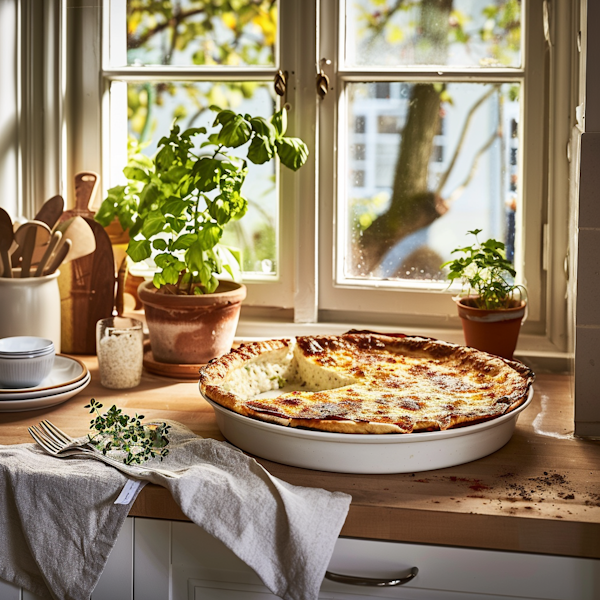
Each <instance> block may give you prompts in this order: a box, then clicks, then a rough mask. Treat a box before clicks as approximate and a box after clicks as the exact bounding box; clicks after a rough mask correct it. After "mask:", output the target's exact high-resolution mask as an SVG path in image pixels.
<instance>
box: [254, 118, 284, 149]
mask: <svg viewBox="0 0 600 600" xmlns="http://www.w3.org/2000/svg"><path fill="white" fill-rule="evenodd" d="M250 125H252V129H253V131H254V132H255V133H256V134H257V135H262V136H264V137H266V138H267V139H268V140H269V141H270V142H271V143H273V142H274V141H275V138H276V137H277V131H276V130H275V127H274V126H273V124H272V123H269V121H267V120H266V119H265V118H264V117H254V118H251V119H250Z"/></svg>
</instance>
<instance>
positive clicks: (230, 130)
mask: <svg viewBox="0 0 600 600" xmlns="http://www.w3.org/2000/svg"><path fill="white" fill-rule="evenodd" d="M251 135H252V127H251V125H250V123H248V121H246V119H244V117H242V116H241V115H235V116H234V118H233V119H230V120H228V121H227V122H226V123H224V124H223V127H222V129H221V131H220V132H219V138H218V140H219V144H223V145H224V146H229V147H230V148H237V147H238V146H242V145H243V144H245V143H246V142H247V141H248V140H249V139H250V136H251Z"/></svg>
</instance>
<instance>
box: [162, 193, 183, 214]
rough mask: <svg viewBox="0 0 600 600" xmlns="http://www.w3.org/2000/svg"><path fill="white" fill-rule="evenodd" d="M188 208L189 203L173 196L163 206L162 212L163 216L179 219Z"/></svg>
mask: <svg viewBox="0 0 600 600" xmlns="http://www.w3.org/2000/svg"><path fill="white" fill-rule="evenodd" d="M186 207H187V202H186V201H185V200H182V199H181V198H178V197H177V196H171V198H169V199H168V200H167V201H166V202H165V203H164V204H163V206H162V208H161V212H162V214H163V215H165V216H167V215H173V216H174V217H179V216H180V215H181V214H182V213H183V211H184V210H185V209H186Z"/></svg>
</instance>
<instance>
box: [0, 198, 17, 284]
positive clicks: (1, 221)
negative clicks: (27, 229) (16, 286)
mask: <svg viewBox="0 0 600 600" xmlns="http://www.w3.org/2000/svg"><path fill="white" fill-rule="evenodd" d="M13 238H14V232H13V224H12V219H11V218H10V215H9V214H8V213H7V212H6V211H5V210H4V209H3V208H0V259H1V260H2V277H7V278H9V277H12V268H11V262H10V258H9V256H8V251H9V249H10V247H11V246H12V243H13Z"/></svg>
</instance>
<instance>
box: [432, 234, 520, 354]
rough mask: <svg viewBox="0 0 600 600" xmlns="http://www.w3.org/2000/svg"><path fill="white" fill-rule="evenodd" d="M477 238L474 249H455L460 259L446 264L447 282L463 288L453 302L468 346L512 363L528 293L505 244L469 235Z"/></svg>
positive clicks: (443, 266) (444, 266)
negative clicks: (457, 282)
mask: <svg viewBox="0 0 600 600" xmlns="http://www.w3.org/2000/svg"><path fill="white" fill-rule="evenodd" d="M468 233H469V234H470V235H472V236H474V238H475V242H474V243H473V244H472V245H471V246H465V247H463V248H456V249H455V250H453V251H452V254H460V256H459V257H458V258H455V259H454V260H450V261H448V262H445V263H444V264H443V265H442V266H441V267H440V268H446V267H447V268H448V269H449V272H448V279H449V281H450V282H451V283H452V282H454V281H456V280H458V281H460V283H461V285H462V289H461V293H460V294H459V295H458V296H456V297H455V298H454V301H455V302H456V305H457V307H458V314H459V316H460V317H461V320H462V325H463V332H464V335H465V342H466V344H467V345H468V346H472V347H473V348H477V349H478V350H484V351H486V352H490V353H491V354H496V355H498V356H502V357H503V358H508V359H512V357H513V353H514V351H515V348H516V345H517V339H518V336H519V331H520V328H521V322H522V320H523V317H524V316H525V310H526V307H527V300H526V291H525V288H524V287H523V286H522V285H519V284H517V283H515V279H514V278H515V275H516V271H515V269H514V267H513V265H512V264H511V262H510V261H509V260H507V258H506V254H505V247H504V244H503V243H502V242H499V241H498V240H495V239H489V240H487V241H486V242H481V243H480V242H479V240H478V235H479V233H481V229H475V230H473V231H469V232H468Z"/></svg>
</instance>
